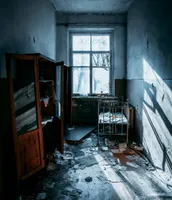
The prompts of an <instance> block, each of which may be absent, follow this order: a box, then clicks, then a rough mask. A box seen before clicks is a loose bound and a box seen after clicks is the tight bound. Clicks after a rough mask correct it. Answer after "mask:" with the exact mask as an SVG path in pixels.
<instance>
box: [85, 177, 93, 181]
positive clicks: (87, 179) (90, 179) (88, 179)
mask: <svg viewBox="0 0 172 200" xmlns="http://www.w3.org/2000/svg"><path fill="white" fill-rule="evenodd" d="M92 180H93V178H92V177H90V176H88V177H87V178H85V181H86V182H91V181H92Z"/></svg>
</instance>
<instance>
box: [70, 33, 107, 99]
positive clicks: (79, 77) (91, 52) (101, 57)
mask: <svg viewBox="0 0 172 200" xmlns="http://www.w3.org/2000/svg"><path fill="white" fill-rule="evenodd" d="M71 41H72V42H71V44H72V48H71V63H72V67H73V94H84V95H87V94H99V93H101V92H103V93H107V94H109V93H111V91H110V88H111V87H110V85H111V80H110V74H111V54H110V51H111V49H110V33H107V34H106V33H102V34H101V33H98V34H97V33H84V34H80V33H72V34H71Z"/></svg>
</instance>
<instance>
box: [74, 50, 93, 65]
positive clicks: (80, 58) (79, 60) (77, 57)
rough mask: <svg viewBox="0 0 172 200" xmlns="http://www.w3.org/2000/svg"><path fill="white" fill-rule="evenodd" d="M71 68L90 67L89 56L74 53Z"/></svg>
mask: <svg viewBox="0 0 172 200" xmlns="http://www.w3.org/2000/svg"><path fill="white" fill-rule="evenodd" d="M73 66H79V67H80V66H90V54H88V53H84V54H82V53H74V54H73Z"/></svg>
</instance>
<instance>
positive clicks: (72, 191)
mask: <svg viewBox="0 0 172 200" xmlns="http://www.w3.org/2000/svg"><path fill="white" fill-rule="evenodd" d="M62 194H64V195H67V196H70V197H71V198H72V197H74V198H78V197H79V196H80V195H81V194H82V190H79V189H77V188H73V187H66V188H65V189H64V190H63V191H62Z"/></svg>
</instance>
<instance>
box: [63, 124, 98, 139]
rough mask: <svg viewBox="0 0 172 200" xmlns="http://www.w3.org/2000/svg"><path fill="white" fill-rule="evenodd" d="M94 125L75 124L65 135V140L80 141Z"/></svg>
mask: <svg viewBox="0 0 172 200" xmlns="http://www.w3.org/2000/svg"><path fill="white" fill-rule="evenodd" d="M95 128H96V127H95V126H87V125H78V126H75V127H74V129H72V130H69V131H68V132H67V133H66V135H65V140H66V141H76V142H78V141H80V140H81V139H82V138H83V137H85V136H86V135H87V134H89V133H90V132H92V131H93V130H94V129H95Z"/></svg>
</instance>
